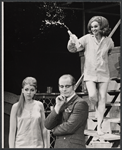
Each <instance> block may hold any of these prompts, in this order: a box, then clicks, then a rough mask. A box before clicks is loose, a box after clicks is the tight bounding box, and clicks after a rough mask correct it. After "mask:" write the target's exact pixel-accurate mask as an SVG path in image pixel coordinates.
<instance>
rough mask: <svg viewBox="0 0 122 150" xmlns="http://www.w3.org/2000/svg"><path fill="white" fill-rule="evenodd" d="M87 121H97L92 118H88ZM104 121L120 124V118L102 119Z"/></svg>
mask: <svg viewBox="0 0 122 150" xmlns="http://www.w3.org/2000/svg"><path fill="white" fill-rule="evenodd" d="M88 119H92V120H93V121H97V118H95V117H94V116H89V118H88ZM104 120H105V121H106V120H107V121H109V122H113V123H120V118H110V117H104Z"/></svg>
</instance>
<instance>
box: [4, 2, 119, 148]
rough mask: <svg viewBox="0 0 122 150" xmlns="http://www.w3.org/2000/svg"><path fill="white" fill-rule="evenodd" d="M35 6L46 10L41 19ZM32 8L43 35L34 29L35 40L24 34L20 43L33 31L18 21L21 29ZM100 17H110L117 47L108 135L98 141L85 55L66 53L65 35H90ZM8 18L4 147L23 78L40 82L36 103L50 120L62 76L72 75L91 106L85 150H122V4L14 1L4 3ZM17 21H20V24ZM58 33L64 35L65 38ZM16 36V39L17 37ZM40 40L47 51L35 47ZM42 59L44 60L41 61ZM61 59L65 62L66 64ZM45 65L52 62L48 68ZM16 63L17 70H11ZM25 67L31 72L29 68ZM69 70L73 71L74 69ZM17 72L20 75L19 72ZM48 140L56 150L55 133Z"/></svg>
mask: <svg viewBox="0 0 122 150" xmlns="http://www.w3.org/2000/svg"><path fill="white" fill-rule="evenodd" d="M42 6H46V7H45V9H46V10H44V7H42ZM47 6H48V7H47ZM10 7H11V8H13V11H12V10H11V9H10ZM36 7H37V9H40V10H42V9H43V11H41V12H40V14H39V13H38V12H39V11H37V10H36ZM33 8H34V10H33V14H37V13H38V17H37V20H36V17H35V20H34V17H32V19H33V20H34V21H36V22H38V19H39V18H41V21H39V22H40V23H42V24H41V27H40V33H39V35H38V30H36V29H35V30H34V31H35V33H34V31H33V32H32V31H30V32H31V33H30V35H28V36H30V39H29V37H28V36H26V35H25V39H24V40H23V41H21V38H23V37H24V36H23V37H22V32H24V34H25V33H26V32H25V30H26V29H27V28H28V27H26V28H25V26H24V25H23V24H21V26H23V28H22V27H20V28H19V26H18V27H16V25H17V21H18V24H19V21H21V17H23V16H22V13H24V12H23V11H22V10H24V11H26V9H27V10H28V12H30V11H31V10H32V9H33ZM55 11H56V12H57V14H55ZM45 12H46V16H45V18H44V15H43V14H44V13H45ZM52 12H53V15H54V14H55V15H57V19H56V20H55V18H53V19H52V18H51V15H52V14H51V13H52ZM71 13H72V14H71ZM9 14H10V17H9ZM26 15H27V14H26ZM53 15H52V16H53ZM96 15H101V16H105V17H106V18H108V20H109V24H110V27H111V33H110V35H109V37H112V39H113V41H114V43H115V47H114V49H113V50H112V52H111V55H110V56H109V62H108V63H109V69H110V76H111V80H110V83H109V87H108V92H107V103H106V110H105V113H104V121H103V124H102V128H103V130H104V132H106V134H104V135H102V136H98V134H97V133H96V129H97V119H96V118H95V111H94V110H92V108H91V107H90V103H89V99H88V93H87V90H86V88H85V86H83V75H82V73H83V66H84V52H79V53H78V55H75V54H69V52H68V51H67V47H66V46H67V45H66V43H67V42H68V35H67V33H66V32H67V30H70V31H71V32H73V33H75V34H76V35H77V36H78V37H80V36H82V35H85V34H86V33H87V23H88V20H89V19H90V18H91V17H92V16H96ZM40 16H42V17H40ZM71 16H72V17H71ZM4 17H5V22H4V31H5V32H4V33H5V35H4V36H5V48H4V53H5V57H4V62H5V65H4V71H5V77H4V86H5V90H4V93H3V97H4V99H3V104H4V112H3V119H4V127H3V128H4V136H3V137H4V146H3V147H4V148H8V134H9V119H10V111H11V107H12V105H13V104H14V103H15V102H17V101H18V99H19V93H20V89H21V81H22V80H23V79H24V77H26V76H30V75H31V76H35V78H36V79H37V82H38V81H39V83H38V85H39V87H38V92H37V93H36V95H35V99H36V100H38V101H41V102H43V104H44V108H45V115H46V116H48V114H49V113H50V112H51V110H52V108H53V107H54V105H55V97H56V96H58V95H59V92H58V89H57V84H58V77H59V76H60V75H62V74H63V73H66V72H67V70H68V72H69V73H70V74H73V75H74V77H75V78H76V79H77V83H76V87H75V90H76V93H77V94H78V95H79V96H81V97H82V98H83V99H85V100H86V101H87V102H88V105H89V117H88V120H87V126H86V129H85V132H84V135H85V139H86V148H120V135H121V125H120V113H121V103H120V97H121V96H120V94H121V93H120V92H121V87H120V82H121V80H120V50H121V47H120V2H60V3H58V2H57V3H53V2H52V3H49V2H47V3H43V2H38V3H36V2H34V5H33V6H32V4H30V2H26V3H25V2H23V3H22V2H21V3H17V4H16V3H15V2H5V3H4ZM68 17H70V18H69V20H68ZM14 19H17V21H16V20H14ZM25 19H26V17H25ZM51 19H52V20H51ZM66 19H67V20H66ZM73 19H74V20H73ZM10 20H14V21H13V24H14V27H16V28H15V29H16V31H14V30H13V28H14V27H12V26H13V24H12V23H11V24H9V21H10ZM33 20H32V21H33ZM75 21H76V22H75ZM23 22H25V23H26V20H23ZM40 23H39V24H40ZM37 24H38V23H36V25H37ZM9 25H10V27H12V31H14V32H13V33H12V31H9V29H10V27H9ZM52 26H53V28H52ZM77 26H78V28H79V29H78V30H77V29H76V28H77ZM33 28H34V27H33V25H32V26H31V27H30V29H32V30H33ZM55 28H56V29H55ZM30 29H29V30H30ZM23 30H24V31H23ZM50 30H51V31H50ZM59 30H61V32H62V33H61V32H60V31H59ZM54 32H58V33H57V34H59V35H60V36H61V35H62V34H63V33H64V35H63V38H61V37H60V38H59V39H58V40H59V41H60V42H59V41H58V40H57V41H56V42H57V43H58V44H57V45H56V46H55V47H54V45H53V41H54V40H56V38H58V37H57V36H58V35H57V34H56V33H54ZM28 33H29V31H27V34H28ZM11 34H14V37H13V36H12V35H11ZM34 34H35V35H36V36H35V38H33V39H31V36H33V35H34ZM53 34H54V36H55V37H54V39H53ZM39 36H42V37H43V38H42V37H41V38H37V37H39ZM11 37H12V38H13V39H12V40H14V39H15V41H12V42H13V43H14V42H16V44H13V43H11V40H10V39H11ZM26 38H28V41H26ZM17 39H18V41H17ZM51 39H52V41H50V42H51V43H50V42H49V40H51ZM29 40H30V41H29ZM36 40H37V41H38V42H37V43H38V44H39V43H40V40H42V47H41V45H40V46H39V45H38V46H39V47H38V46H37V45H36V44H37V43H36V42H35V41H36ZM33 41H34V42H33ZM45 41H46V42H45ZM20 42H22V44H20V45H19V44H18V43H20ZM27 42H29V44H27ZM62 42H63V46H61V43H62ZM10 43H11V44H10ZM23 43H26V44H23ZM59 43H60V44H59ZM12 44H13V45H12ZM33 44H34V45H33ZM46 44H47V45H48V46H47V45H46ZM51 44H52V45H51ZM28 45H29V46H30V47H29V46H28ZM19 46H20V47H19ZM51 46H52V47H51ZM31 47H32V49H31ZM64 47H65V48H64ZM28 48H29V49H28ZM46 48H47V49H46ZM41 49H45V50H41ZM51 49H53V50H51ZM33 51H34V52H33ZM35 53H37V54H35ZM41 54H42V56H40V57H39V55H41ZM29 55H30V58H31V59H33V60H34V62H33V63H30V64H29V62H28V60H29V59H27V56H29ZM49 55H50V56H49ZM52 56H54V57H52ZM11 57H13V58H14V61H13V62H12V59H11ZM42 57H44V58H43V59H42ZM59 57H61V58H62V59H61V58H59ZM58 58H59V59H58ZM63 58H64V59H63ZM68 58H69V59H68ZM41 59H42V60H41ZM54 59H56V61H54ZM72 59H74V61H75V60H76V64H74V63H73V62H72ZM22 61H23V62H22ZM26 61H27V62H26ZM46 61H47V62H48V63H46ZM58 61H64V62H63V64H61V63H59V62H58ZM67 61H68V64H67ZM43 62H44V63H43ZM56 62H57V65H59V66H56V64H55V63H56ZM12 63H13V64H14V65H10V64H12ZM15 63H16V64H15ZM54 64H55V65H54ZM65 64H67V65H66V67H64V66H65ZM80 64H81V65H80ZM17 65H18V66H17ZM24 65H25V66H26V67H24ZM28 65H31V67H30V68H29V69H28V68H27V66H28ZM53 65H54V66H53ZM62 65H63V66H62ZM70 65H71V66H72V67H69V66H70ZM32 66H33V67H32ZM76 66H77V67H76ZM16 68H17V70H15V69H16ZM23 68H24V70H23ZM26 69H27V70H26ZM31 69H33V70H34V71H33V72H32V71H30V70H31ZM59 70H60V71H59ZM76 70H77V71H76ZM44 72H45V74H44ZM51 72H53V73H51ZM37 74H38V75H37ZM41 74H42V75H41ZM48 76H51V77H48ZM45 78H46V79H45ZM41 80H44V81H41ZM12 86H13V88H12ZM46 90H47V91H46ZM48 141H49V142H48V143H49V146H50V148H53V147H54V143H55V136H54V135H53V134H52V132H51V131H48Z"/></svg>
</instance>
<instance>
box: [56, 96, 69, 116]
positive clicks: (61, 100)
mask: <svg viewBox="0 0 122 150" xmlns="http://www.w3.org/2000/svg"><path fill="white" fill-rule="evenodd" d="M65 102H66V97H65V96H63V95H59V96H57V97H56V105H55V111H56V113H57V114H59V111H60V108H61V107H62V106H63V104H64V103H65Z"/></svg>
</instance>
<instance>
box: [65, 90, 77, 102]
mask: <svg viewBox="0 0 122 150" xmlns="http://www.w3.org/2000/svg"><path fill="white" fill-rule="evenodd" d="M75 95H76V93H75V92H74V94H72V95H71V96H70V97H68V98H67V102H68V101H69V100H70V99H72V98H73V97H74V96H75Z"/></svg>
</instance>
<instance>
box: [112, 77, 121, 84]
mask: <svg viewBox="0 0 122 150" xmlns="http://www.w3.org/2000/svg"><path fill="white" fill-rule="evenodd" d="M111 80H114V81H116V82H117V83H120V78H119V77H118V78H117V77H113V78H111Z"/></svg>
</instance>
